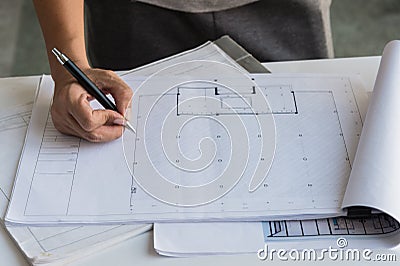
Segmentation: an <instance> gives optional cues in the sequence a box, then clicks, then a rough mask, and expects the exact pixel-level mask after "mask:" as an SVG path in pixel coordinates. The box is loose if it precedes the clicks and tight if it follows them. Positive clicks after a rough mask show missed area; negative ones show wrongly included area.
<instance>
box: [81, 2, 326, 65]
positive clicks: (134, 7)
mask: <svg viewBox="0 0 400 266" xmlns="http://www.w3.org/2000/svg"><path fill="white" fill-rule="evenodd" d="M85 15H86V23H87V24H86V38H87V45H88V56H89V60H90V62H91V64H92V65H93V66H94V67H101V68H106V69H113V70H126V69H132V68H135V67H137V66H140V65H143V64H146V63H149V62H152V61H154V60H158V59H161V58H164V57H167V56H170V55H173V54H175V53H178V52H182V51H184V50H187V49H190V48H194V47H196V46H198V45H200V44H202V43H204V42H206V41H208V40H215V39H217V38H219V37H220V36H222V35H225V34H227V35H229V36H230V37H231V38H233V39H234V40H235V41H236V42H238V43H239V44H240V45H241V46H243V47H244V48H245V49H246V50H247V51H249V52H250V53H251V54H253V56H254V57H255V58H257V59H258V60H259V61H261V62H266V61H278V60H295V59H313V58H326V57H327V56H328V51H327V45H326V38H325V33H324V29H323V20H322V15H321V11H320V10H319V9H318V8H317V7H316V6H315V5H312V4H310V2H309V1H304V0H261V1H258V2H255V3H252V4H248V5H245V6H242V7H238V8H233V9H229V10H226V11H220V12H209V13H185V12H179V11H173V10H169V9H164V8H160V7H157V6H152V5H148V4H144V3H139V2H135V1H129V0H86V1H85Z"/></svg>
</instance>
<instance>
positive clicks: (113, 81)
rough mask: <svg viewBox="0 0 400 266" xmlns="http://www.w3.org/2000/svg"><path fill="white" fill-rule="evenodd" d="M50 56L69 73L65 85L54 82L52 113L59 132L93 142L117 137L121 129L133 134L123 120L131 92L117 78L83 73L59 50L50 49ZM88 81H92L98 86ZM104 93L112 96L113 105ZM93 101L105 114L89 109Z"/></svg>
mask: <svg viewBox="0 0 400 266" xmlns="http://www.w3.org/2000/svg"><path fill="white" fill-rule="evenodd" d="M52 52H53V53H54V54H55V55H56V56H57V59H58V60H59V62H60V63H61V64H62V65H63V66H64V68H66V69H67V70H68V72H70V73H71V76H70V77H71V78H68V79H67V80H66V81H64V80H63V81H61V82H60V81H57V80H56V89H55V92H54V98H53V105H52V110H51V113H52V118H53V122H54V125H55V127H56V128H57V129H58V130H60V131H61V132H63V133H65V134H70V135H75V136H79V137H82V138H84V139H87V140H89V141H93V142H103V141H109V140H113V139H116V138H118V137H120V136H121V135H122V129H123V128H122V127H121V126H126V127H128V128H130V130H132V131H134V129H133V128H132V126H131V125H130V124H129V122H128V121H127V120H126V119H125V117H124V112H125V110H126V108H127V107H128V105H129V103H130V100H131V97H132V90H131V89H130V88H129V86H128V85H127V84H126V83H125V82H123V81H122V80H121V79H120V78H119V77H118V75H116V74H115V73H113V72H112V71H107V70H101V69H90V68H88V69H85V73H84V72H83V71H82V70H80V69H79V68H78V67H77V66H76V65H75V64H74V63H73V62H72V61H71V60H69V59H68V58H67V57H66V56H65V55H63V54H62V53H60V52H59V51H58V50H56V49H53V50H52ZM72 76H73V77H72ZM91 80H95V81H96V85H97V86H96V85H95V84H94V83H93V82H92V81H91ZM60 83H63V84H60ZM58 87H59V89H57V88H58ZM105 93H110V94H111V95H112V96H113V98H114V99H115V102H116V104H115V105H114V103H112V102H111V101H110V100H109V99H108V98H107V97H106V96H105ZM93 98H95V99H97V100H98V101H99V102H100V104H101V105H103V107H105V109H106V110H93V109H92V108H91V106H90V100H91V99H93Z"/></svg>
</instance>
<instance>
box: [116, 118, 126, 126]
mask: <svg viewBox="0 0 400 266" xmlns="http://www.w3.org/2000/svg"><path fill="white" fill-rule="evenodd" d="M114 124H116V125H120V126H125V120H124V119H122V118H117V119H115V120H114Z"/></svg>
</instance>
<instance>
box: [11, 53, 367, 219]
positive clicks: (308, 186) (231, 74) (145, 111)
mask: <svg viewBox="0 0 400 266" xmlns="http://www.w3.org/2000/svg"><path fill="white" fill-rule="evenodd" d="M124 78H125V80H126V82H128V84H130V85H131V86H132V87H134V88H137V89H136V91H135V93H134V95H135V96H134V98H133V101H132V108H131V110H130V114H131V116H130V118H129V119H130V121H131V123H132V125H133V126H134V127H135V129H136V132H137V133H136V135H135V134H133V133H132V132H130V131H125V132H124V134H123V137H122V138H121V139H118V140H115V141H113V142H110V143H105V144H100V145H99V144H93V143H89V142H86V141H81V140H78V139H74V138H63V137H61V138H60V139H59V140H58V139H57V140H56V139H55V138H54V136H53V135H52V134H53V133H54V132H55V131H54V126H53V125H52V124H51V123H50V122H49V121H50V120H49V115H48V112H49V100H50V98H51V95H52V92H51V91H47V92H45V91H42V92H41V93H39V96H38V104H37V106H36V109H34V113H33V115H32V116H33V119H36V120H35V121H36V123H35V125H36V126H35V127H34V128H32V129H31V130H30V132H28V140H27V143H31V144H32V145H30V146H29V148H28V149H27V151H30V152H26V153H25V154H24V156H23V158H22V159H23V160H29V161H32V162H34V164H32V163H31V164H27V165H33V166H32V168H31V169H28V168H24V169H22V170H23V171H20V173H19V175H20V176H21V178H18V182H21V184H22V185H18V184H17V186H16V190H15V191H14V197H15V199H16V200H14V201H13V202H12V205H13V204H15V206H13V207H15V208H11V209H10V210H12V212H11V213H8V216H7V217H8V219H9V221H10V222H18V221H25V222H28V223H40V224H41V223H44V224H47V223H52V221H61V222H65V223H70V222H74V223H106V222H107V223H108V222H115V223H121V222H149V221H177V220H181V219H184V220H185V221H186V220H188V221H189V220H221V219H224V220H226V219H228V220H233V221H237V220H248V221H256V220H258V221H259V220H280V218H282V217H283V216H284V217H291V218H296V219H297V218H301V217H304V215H306V216H307V215H312V216H313V217H315V218H317V217H329V216H332V215H335V216H336V215H343V214H344V211H343V210H342V209H341V201H342V198H343V195H344V192H345V190H346V184H347V180H348V176H349V174H350V171H351V167H352V160H353V159H354V155H355V152H356V148H357V143H358V139H359V137H360V133H361V129H362V123H363V121H362V117H363V115H364V114H365V106H366V99H367V98H366V94H365V92H363V91H361V90H358V89H357V88H356V87H353V86H352V82H351V79H350V78H349V77H342V76H319V77H318V78H316V77H315V76H308V75H297V76H287V75H286V76H285V75H265V74H264V75H253V76H251V77H250V76H246V75H243V73H242V72H240V71H239V70H237V69H235V68H233V67H229V66H226V65H224V64H220V63H215V62H212V63H210V62H206V63H205V62H203V61H192V62H188V63H185V64H182V65H179V64H178V65H174V66H172V67H169V68H166V69H164V70H162V71H160V72H159V73H157V75H156V76H150V77H136V76H134V75H133V76H125V77H124ZM364 96H365V97H364ZM35 113H36V114H37V115H36V116H35ZM52 132H53V133H52ZM29 133H30V135H31V136H32V141H31V142H30V139H29ZM42 144H44V145H42ZM66 145H67V146H66ZM65 152H66V153H65ZM38 158H39V159H38ZM35 169H36V170H35ZM40 169H46V170H45V171H41V170H40ZM37 170H39V171H37ZM57 178H59V179H60V182H58V181H57V182H56V181H55V180H57ZM18 182H17V183H18ZM58 184H63V185H62V186H59V185H58ZM49 188H51V189H49ZM18 195H20V196H22V197H18ZM23 195H25V196H23ZM26 195H29V196H28V197H26ZM54 195H58V197H56V200H54V198H55V197H54ZM60 195H61V196H60ZM88 195H90V196H88ZM50 198H51V199H52V200H49V199H50ZM82 202H84V204H82ZM14 215H16V216H14Z"/></svg>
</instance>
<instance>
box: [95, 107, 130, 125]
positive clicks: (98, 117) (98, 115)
mask: <svg viewBox="0 0 400 266" xmlns="http://www.w3.org/2000/svg"><path fill="white" fill-rule="evenodd" d="M92 115H93V119H94V120H95V121H98V123H99V124H100V125H107V126H111V125H120V126H123V125H124V123H125V119H124V117H123V116H122V115H121V114H119V113H117V112H115V111H112V110H94V111H93V113H92Z"/></svg>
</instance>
